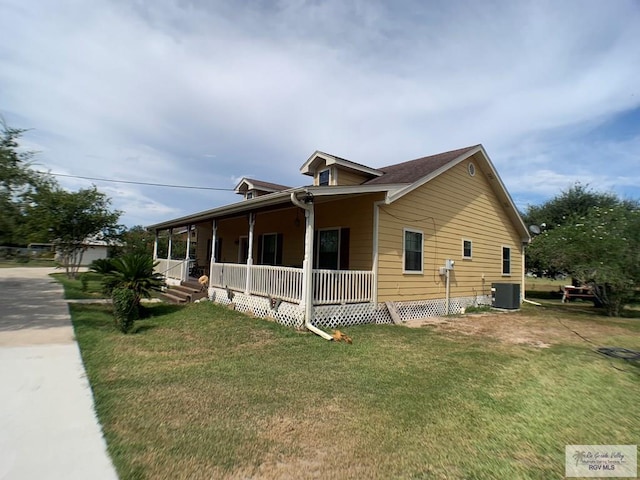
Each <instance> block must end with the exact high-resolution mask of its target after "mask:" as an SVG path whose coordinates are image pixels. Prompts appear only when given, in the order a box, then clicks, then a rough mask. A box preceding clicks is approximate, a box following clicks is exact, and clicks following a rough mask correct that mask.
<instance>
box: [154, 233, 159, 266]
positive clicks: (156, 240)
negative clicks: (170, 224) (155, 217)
mask: <svg viewBox="0 0 640 480" xmlns="http://www.w3.org/2000/svg"><path fill="white" fill-rule="evenodd" d="M157 259H158V230H156V238H155V240H154V242H153V260H154V261H155V260H157Z"/></svg>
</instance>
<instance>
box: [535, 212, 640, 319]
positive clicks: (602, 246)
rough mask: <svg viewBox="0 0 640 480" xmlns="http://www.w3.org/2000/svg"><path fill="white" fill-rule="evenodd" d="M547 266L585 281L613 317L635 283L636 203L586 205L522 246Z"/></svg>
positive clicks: (639, 241) (638, 256)
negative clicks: (580, 210) (583, 211)
mask: <svg viewBox="0 0 640 480" xmlns="http://www.w3.org/2000/svg"><path fill="white" fill-rule="evenodd" d="M527 251H528V252H529V253H531V254H534V255H536V257H537V258H540V259H543V260H544V262H545V263H546V264H548V265H549V266H550V267H551V268H554V269H556V270H559V271H563V272H566V273H567V274H569V275H571V276H572V277H573V278H575V279H576V280H578V281H579V282H580V283H581V284H585V285H590V286H591V287H592V289H593V291H594V293H595V295H596V297H597V298H598V300H599V301H600V302H601V303H602V305H603V306H604V307H605V309H606V311H607V313H608V314H609V315H611V316H619V315H620V314H621V312H622V309H623V307H624V305H625V304H626V303H628V302H629V301H630V300H631V299H632V298H633V296H634V294H635V288H636V287H637V286H638V285H639V284H640V208H639V206H638V203H637V202H630V201H620V200H617V201H616V203H615V204H613V205H611V206H608V207H602V206H598V205H596V206H592V207H591V208H589V209H588V210H587V212H586V213H585V214H576V215H571V216H570V217H568V218H567V219H566V220H565V221H564V223H563V224H561V225H556V226H555V227H554V228H552V229H549V230H546V231H544V232H543V233H542V234H541V235H539V236H537V237H535V238H534V239H533V241H532V243H531V245H530V247H529V248H528V250H527Z"/></svg>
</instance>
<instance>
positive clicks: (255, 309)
mask: <svg viewBox="0 0 640 480" xmlns="http://www.w3.org/2000/svg"><path fill="white" fill-rule="evenodd" d="M232 295H233V299H230V298H229V295H228V293H227V291H226V290H224V289H222V288H210V289H209V298H210V300H211V301H213V302H216V303H221V304H223V305H229V304H230V303H233V304H234V305H235V308H236V310H238V311H240V312H244V313H251V314H252V315H254V316H256V317H260V318H274V319H275V320H276V321H277V322H278V323H281V324H282V325H286V326H288V327H293V328H302V326H303V325H304V311H303V309H302V308H300V305H298V304H295V303H289V302H280V303H279V304H278V305H277V306H274V307H272V306H271V301H270V300H269V299H268V298H264V297H257V296H254V295H245V294H244V293H238V292H233V293H232ZM478 305H491V296H490V295H482V296H473V297H458V298H451V299H449V314H459V313H462V311H463V309H466V308H468V307H476V306H478ZM395 307H396V311H397V312H398V315H399V316H400V318H401V320H402V321H403V322H406V321H407V320H414V319H418V318H426V317H439V316H443V315H445V314H446V301H445V299H436V300H419V301H413V302H396V303H395ZM313 312H314V315H313V316H314V319H313V321H312V322H311V323H313V324H314V325H315V326H317V327H324V328H337V327H349V326H352V325H364V324H369V323H378V324H380V323H393V321H392V320H391V315H390V314H389V311H388V310H387V307H386V305H384V304H382V303H380V304H378V305H377V306H376V305H375V304H373V303H353V304H345V305H323V306H316V307H314V309H313Z"/></svg>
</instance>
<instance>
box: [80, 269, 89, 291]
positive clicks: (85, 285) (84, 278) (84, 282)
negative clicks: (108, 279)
mask: <svg viewBox="0 0 640 480" xmlns="http://www.w3.org/2000/svg"><path fill="white" fill-rule="evenodd" d="M80 285H81V286H82V291H83V292H86V291H87V290H88V289H89V276H88V275H87V274H86V273H83V274H82V275H80Z"/></svg>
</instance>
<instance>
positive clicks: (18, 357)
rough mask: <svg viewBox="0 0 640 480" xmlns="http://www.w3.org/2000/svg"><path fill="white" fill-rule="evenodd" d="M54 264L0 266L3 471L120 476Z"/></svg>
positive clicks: (7, 475)
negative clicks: (98, 416)
mask: <svg viewBox="0 0 640 480" xmlns="http://www.w3.org/2000/svg"><path fill="white" fill-rule="evenodd" d="M52 272H54V270H53V269H51V268H0V392H1V394H0V479H11V480H14V479H15V480H23V479H24V480H27V479H29V480H31V479H40V478H42V479H45V478H46V479H61V480H62V479H64V480H71V479H82V480H85V479H89V478H90V479H92V480H98V479H117V478H118V477H117V475H116V473H115V469H114V467H113V464H112V463H111V459H110V458H109V456H108V454H107V452H106V444H105V441H104V438H103V437H102V430H101V428H100V425H99V424H98V422H97V419H96V416H95V411H94V405H93V394H92V392H91V388H90V386H89V383H88V381H87V378H86V373H85V370H84V365H83V364H82V359H81V357H80V351H79V349H78V344H77V343H76V341H75V339H74V336H73V328H72V326H71V318H70V317H69V309H68V306H67V304H66V302H65V301H64V300H63V299H62V298H63V293H62V287H61V286H60V284H58V283H57V282H55V281H53V280H52V279H51V278H50V277H49V276H48V275H49V273H52Z"/></svg>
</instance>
